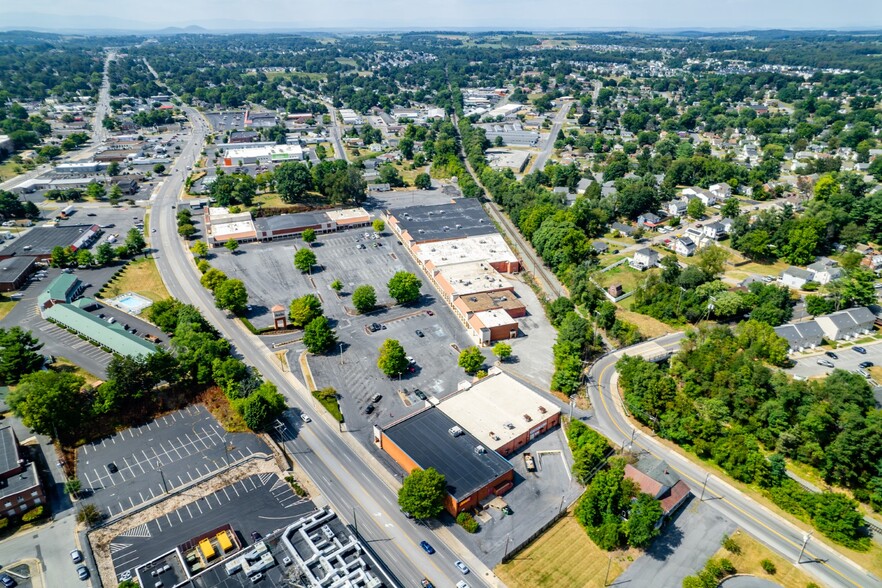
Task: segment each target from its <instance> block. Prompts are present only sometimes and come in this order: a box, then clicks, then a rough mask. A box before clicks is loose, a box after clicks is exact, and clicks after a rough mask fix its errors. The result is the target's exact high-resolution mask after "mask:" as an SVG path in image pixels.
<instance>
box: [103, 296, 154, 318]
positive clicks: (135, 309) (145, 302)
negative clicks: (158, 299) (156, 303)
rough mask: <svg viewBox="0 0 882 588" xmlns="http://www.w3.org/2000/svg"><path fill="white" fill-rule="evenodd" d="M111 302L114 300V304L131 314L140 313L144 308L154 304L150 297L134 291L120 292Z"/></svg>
mask: <svg viewBox="0 0 882 588" xmlns="http://www.w3.org/2000/svg"><path fill="white" fill-rule="evenodd" d="M110 302H112V303H113V305H114V306H116V307H118V308H121V309H122V310H124V311H126V312H128V313H131V314H139V313H140V312H141V311H142V310H144V309H145V308H147V307H148V306H150V305H151V304H153V301H152V300H150V299H149V298H145V297H144V296H141V295H140V294H135V293H134V292H126V293H125V294H120V295H119V296H117V297H116V298H114V299H112V300H111V301H110Z"/></svg>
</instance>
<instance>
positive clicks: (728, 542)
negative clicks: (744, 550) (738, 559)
mask: <svg viewBox="0 0 882 588" xmlns="http://www.w3.org/2000/svg"><path fill="white" fill-rule="evenodd" d="M720 545H722V546H723V549H725V550H726V551H728V552H729V553H734V554H735V555H738V554H739V553H741V546H740V545H738V542H737V541H735V540H734V539H732V538H731V537H729V536H728V535H723V540H722V541H720Z"/></svg>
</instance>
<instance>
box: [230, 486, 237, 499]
mask: <svg viewBox="0 0 882 588" xmlns="http://www.w3.org/2000/svg"><path fill="white" fill-rule="evenodd" d="M230 488H232V489H233V491H234V492H235V493H236V497H238V496H239V491H238V490H236V486H235V484H234V485H232V486H230Z"/></svg>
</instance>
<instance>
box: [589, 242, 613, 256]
mask: <svg viewBox="0 0 882 588" xmlns="http://www.w3.org/2000/svg"><path fill="white" fill-rule="evenodd" d="M591 247H593V248H594V251H596V252H597V253H606V252H607V251H608V250H609V245H607V244H606V242H605V241H600V240H597V241H593V242H592V243H591Z"/></svg>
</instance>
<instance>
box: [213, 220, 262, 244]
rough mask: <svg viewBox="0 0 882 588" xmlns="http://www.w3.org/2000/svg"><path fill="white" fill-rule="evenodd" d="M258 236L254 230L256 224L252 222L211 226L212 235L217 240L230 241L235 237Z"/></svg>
mask: <svg viewBox="0 0 882 588" xmlns="http://www.w3.org/2000/svg"><path fill="white" fill-rule="evenodd" d="M249 233H251V234H255V235H256V234H257V232H256V230H255V228H254V222H253V221H251V220H241V221H229V222H222V223H219V224H216V225H211V235H212V236H213V237H214V238H215V239H218V240H220V239H225V238H226V239H228V238H230V237H233V236H234V235H248V234H249Z"/></svg>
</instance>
